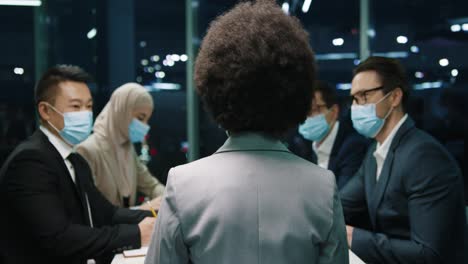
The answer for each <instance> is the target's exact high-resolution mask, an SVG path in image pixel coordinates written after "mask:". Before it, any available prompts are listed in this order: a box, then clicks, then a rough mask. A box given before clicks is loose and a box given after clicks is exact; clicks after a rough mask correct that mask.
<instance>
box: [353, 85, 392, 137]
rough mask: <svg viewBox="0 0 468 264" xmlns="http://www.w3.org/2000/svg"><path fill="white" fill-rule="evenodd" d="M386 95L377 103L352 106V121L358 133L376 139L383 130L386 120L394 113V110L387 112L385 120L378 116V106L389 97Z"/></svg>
mask: <svg viewBox="0 0 468 264" xmlns="http://www.w3.org/2000/svg"><path fill="white" fill-rule="evenodd" d="M390 94H391V92H390V93H388V94H386V95H385V96H384V97H383V98H382V99H380V100H379V101H378V102H377V103H373V104H365V105H352V106H351V120H352V121H353V127H354V128H355V129H356V131H357V132H358V133H359V134H361V135H363V136H365V137H368V138H374V137H375V136H377V134H378V133H379V132H380V130H381V129H382V127H383V125H384V124H385V120H386V119H387V117H388V116H389V115H390V114H391V113H392V111H393V108H390V110H389V111H388V112H387V114H386V115H385V117H384V118H379V117H378V116H377V105H378V104H379V103H380V102H382V101H383V100H385V99H386V98H387V97H388V96H389V95H390Z"/></svg>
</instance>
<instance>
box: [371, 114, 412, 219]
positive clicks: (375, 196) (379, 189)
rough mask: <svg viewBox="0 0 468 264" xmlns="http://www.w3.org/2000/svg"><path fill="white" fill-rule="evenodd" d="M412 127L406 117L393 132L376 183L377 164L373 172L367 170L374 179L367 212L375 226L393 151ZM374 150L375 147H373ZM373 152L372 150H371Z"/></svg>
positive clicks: (391, 162) (391, 166)
mask: <svg viewBox="0 0 468 264" xmlns="http://www.w3.org/2000/svg"><path fill="white" fill-rule="evenodd" d="M412 128H414V122H413V120H412V119H411V118H409V117H408V118H407V120H406V121H405V122H404V123H403V124H402V126H401V127H400V129H399V130H398V131H397V133H396V134H395V137H394V138H393V141H392V144H391V145H390V149H389V150H388V153H387V157H386V158H385V161H384V164H383V167H382V171H381V172H380V176H379V180H378V182H377V183H375V180H376V173H377V166H376V165H375V166H374V168H372V169H373V172H372V173H371V172H370V171H369V172H368V173H369V174H368V175H370V177H368V178H373V179H374V183H375V184H374V185H373V186H375V187H374V188H373V189H374V190H373V191H372V193H371V194H370V196H368V204H369V213H370V216H371V219H373V224H374V227H375V226H376V223H375V218H376V216H377V209H378V207H379V205H380V203H381V202H382V198H383V196H384V194H385V190H386V188H387V185H388V182H389V180H390V177H391V175H392V170H393V161H394V158H395V151H396V149H397V148H398V146H399V145H400V142H401V140H402V138H404V136H405V135H406V134H407V133H408V132H409V131H410V130H411V129H412ZM374 151H375V148H374ZM372 153H373V152H372ZM372 160H373V163H374V164H376V161H375V158H374V157H373V156H372Z"/></svg>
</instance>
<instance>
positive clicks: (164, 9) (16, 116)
mask: <svg viewBox="0 0 468 264" xmlns="http://www.w3.org/2000/svg"><path fill="white" fill-rule="evenodd" d="M362 1H363V0H362ZM237 2H238V1H235V0H223V1H219V0H192V1H182V0H178V1H152V0H138V1H124V0H114V1H112V0H105V1H93V0H80V1H76V0H75V1H73V0H44V1H42V5H41V6H38V7H25V6H0V43H2V44H1V46H0V47H1V48H0V55H1V57H2V60H0V87H1V89H2V93H1V95H0V143H1V144H0V160H1V161H2V162H3V160H4V159H5V157H6V155H8V153H9V152H10V151H11V149H12V148H13V147H14V146H16V145H17V144H18V142H19V141H21V140H23V139H24V138H25V137H26V136H28V135H29V134H31V133H32V131H33V130H34V129H35V128H36V125H37V124H36V119H35V112H34V105H33V91H34V90H33V89H34V84H35V82H36V80H37V76H39V75H40V74H42V73H43V71H44V70H45V69H46V68H47V67H50V66H52V65H54V64H58V63H64V64H77V65H79V66H81V67H83V68H84V69H85V70H87V71H88V72H90V73H91V74H92V75H93V76H95V78H96V83H95V85H92V87H91V88H92V92H93V94H94V98H95V102H96V103H95V106H96V107H95V115H97V114H98V113H99V112H100V110H101V109H102V107H103V106H104V104H105V103H106V102H107V100H108V99H109V96H110V94H111V93H112V91H113V90H114V89H115V88H117V87H118V86H119V85H121V84H123V83H125V82H130V81H133V82H138V83H141V84H142V85H144V86H145V87H146V88H147V89H148V90H149V91H150V92H151V94H152V95H153V98H154V100H155V111H154V114H153V117H152V119H151V121H150V124H151V127H152V129H151V131H150V134H149V136H148V140H147V144H148V154H149V156H150V160H149V163H148V165H149V168H150V170H151V171H152V172H153V173H154V175H156V176H157V177H158V178H159V179H160V180H161V181H163V182H165V180H166V174H167V172H168V170H169V169H170V168H171V167H173V166H176V165H178V164H183V163H185V162H187V160H188V159H187V152H188V150H189V148H190V144H189V142H188V135H187V130H188V127H187V121H188V120H187V115H188V114H190V113H192V112H191V111H192V110H193V109H189V108H188V107H187V65H188V63H191V62H193V60H194V57H192V58H191V57H190V56H188V55H189V54H188V53H187V37H186V30H187V25H192V26H193V29H194V30H193V31H194V37H193V38H192V39H190V41H191V43H192V44H193V46H194V49H195V51H196V50H197V49H198V47H199V45H200V42H201V39H202V38H203V36H204V34H205V33H206V30H207V28H208V26H209V23H210V22H211V21H212V20H213V19H214V18H215V17H216V16H217V15H220V14H222V13H223V12H225V11H227V10H229V9H230V8H231V7H233V6H234V5H235V4H236V3H237ZM369 2H370V5H369V10H368V11H369V17H368V18H369V24H368V25H367V26H368V28H369V30H368V32H366V36H367V37H368V39H369V43H370V45H369V49H370V53H371V54H373V55H383V56H389V57H395V58H398V59H400V60H401V61H402V62H403V64H404V65H405V67H406V68H407V70H408V75H409V78H410V81H411V85H412V87H413V90H412V91H413V99H412V101H411V104H410V109H409V112H410V114H411V116H412V117H413V119H415V121H416V123H417V125H418V126H419V127H420V128H422V129H424V130H426V131H427V132H429V133H430V134H432V135H433V136H435V137H436V138H437V139H438V140H439V141H440V142H441V143H442V144H444V145H445V146H446V148H447V149H448V150H449V151H450V153H452V155H453V156H454V157H455V158H457V160H458V161H459V163H460V165H461V167H463V169H464V170H465V175H466V164H467V162H466V160H464V149H465V145H464V142H465V137H466V136H465V135H467V134H468V133H467V131H466V127H467V118H466V115H465V114H466V112H467V111H466V105H467V104H466V102H467V91H468V87H467V85H468V77H467V76H468V70H467V69H468V67H467V66H468V57H467V56H468V53H467V52H465V51H466V50H467V48H468V12H467V11H466V10H468V3H467V2H466V1H462V0H449V1H444V2H443V3H442V2H440V1H435V0H430V1H421V0H395V1H369ZM187 3H189V5H191V7H192V8H193V11H194V14H193V19H192V20H191V21H187V18H186V15H187V9H186V7H187V6H186V5H187ZM278 4H279V5H280V6H282V7H283V10H284V11H285V12H287V13H289V14H290V15H294V16H297V17H298V18H299V19H300V21H301V22H302V23H303V25H304V26H305V28H306V29H307V30H308V31H309V33H310V43H311V46H312V47H313V49H314V51H315V53H316V58H317V64H318V67H319V77H320V79H322V80H323V81H326V82H328V83H329V84H331V85H333V86H334V87H336V88H337V91H338V94H339V95H340V98H345V97H346V96H347V95H348V94H349V89H350V82H351V79H352V70H353V68H354V67H355V66H356V65H357V64H358V63H359V58H360V44H361V43H360V34H361V33H362V32H361V24H360V21H361V16H360V1H347V0H313V1H303V0H281V1H280V0H279V1H278ZM188 22H190V23H188ZM197 105H198V107H199V110H200V111H199V122H198V123H197V124H198V131H199V146H200V155H199V157H204V156H207V155H210V154H212V153H213V152H214V151H216V149H217V148H218V147H219V146H220V145H221V144H222V143H223V142H224V140H225V139H226V135H225V132H224V131H222V130H221V129H219V128H218V127H217V126H216V125H215V124H214V123H213V122H212V121H211V120H210V117H209V116H208V115H207V114H206V113H205V111H204V110H203V108H202V106H200V105H199V104H197ZM343 109H344V110H345V111H343V115H344V117H346V116H347V115H349V109H346V108H345V105H343ZM466 182H468V181H466Z"/></svg>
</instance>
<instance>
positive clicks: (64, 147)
mask: <svg viewBox="0 0 468 264" xmlns="http://www.w3.org/2000/svg"><path fill="white" fill-rule="evenodd" d="M39 129H40V130H41V131H42V132H43V133H44V134H45V135H46V136H47V138H48V139H49V141H50V143H51V144H52V145H53V146H54V147H55V149H57V151H58V152H59V153H60V156H62V158H63V161H64V162H65V165H67V169H68V172H70V176H71V178H72V180H73V182H75V170H74V169H73V165H72V163H71V162H70V161H69V160H68V156H70V154H71V153H72V152H73V147H71V146H70V145H68V144H67V143H65V142H64V141H63V140H62V139H60V138H58V137H57V136H56V135H54V134H53V133H52V132H50V131H49V130H48V129H47V128H45V127H43V126H40V127H39Z"/></svg>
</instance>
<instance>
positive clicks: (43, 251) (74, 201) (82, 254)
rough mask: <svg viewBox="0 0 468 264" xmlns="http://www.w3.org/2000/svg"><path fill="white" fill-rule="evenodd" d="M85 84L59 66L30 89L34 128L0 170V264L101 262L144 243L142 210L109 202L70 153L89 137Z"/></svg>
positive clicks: (148, 226) (149, 225)
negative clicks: (36, 119) (36, 125)
mask: <svg viewBox="0 0 468 264" xmlns="http://www.w3.org/2000/svg"><path fill="white" fill-rule="evenodd" d="M88 81H89V76H88V75H87V74H86V73H85V72H84V71H83V70H81V69H80V68H79V67H76V66H66V65H59V66H56V67H53V68H51V69H50V70H48V71H47V72H46V73H45V74H44V75H43V76H42V78H41V79H40V81H39V82H38V84H37V87H36V105H37V109H38V113H39V116H40V119H41V127H40V129H38V130H37V131H36V132H35V133H34V134H33V135H32V136H31V137H30V138H29V139H27V140H25V141H24V142H23V143H21V144H20V145H19V146H18V147H17V148H16V149H15V150H14V151H13V152H12V154H11V155H10V156H9V157H8V159H7V161H6V162H5V163H4V164H3V167H2V169H1V171H0V201H1V203H2V205H3V209H4V210H3V213H2V217H0V231H1V235H0V262H1V263H5V264H9V263H15V264H17V263H28V264H29V263H73V264H74V263H76V264H78V263H80V264H81V263H87V262H88V263H92V262H94V261H97V262H109V260H110V259H111V257H112V255H113V253H118V252H121V251H123V250H125V249H132V248H139V247H140V246H142V245H147V244H148V243H149V239H150V236H151V232H152V229H153V224H154V218H150V217H148V216H151V214H150V212H146V211H138V210H134V211H132V210H128V209H122V208H117V207H115V206H113V205H112V204H110V203H109V202H108V201H107V200H106V199H105V198H104V197H103V196H102V195H101V193H99V191H98V190H97V189H96V188H95V187H94V183H93V179H92V175H91V171H90V169H89V167H88V164H87V163H86V161H85V160H84V159H83V158H82V157H81V156H80V155H79V154H76V153H74V151H73V146H74V145H76V144H78V143H79V142H81V141H82V140H84V139H85V138H86V137H87V136H88V135H89V134H90V132H91V127H92V98H91V93H90V91H89V88H88V86H87V84H86V82H88Z"/></svg>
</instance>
